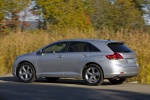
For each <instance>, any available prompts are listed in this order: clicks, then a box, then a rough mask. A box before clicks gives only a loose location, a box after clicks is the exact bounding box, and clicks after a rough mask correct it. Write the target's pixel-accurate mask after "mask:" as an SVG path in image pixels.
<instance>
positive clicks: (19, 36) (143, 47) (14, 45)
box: [0, 29, 150, 84]
mask: <svg viewBox="0 0 150 100" xmlns="http://www.w3.org/2000/svg"><path fill="white" fill-rule="evenodd" d="M72 38H95V39H111V40H117V41H123V42H125V43H126V45H127V46H129V47H130V48H131V49H132V50H133V51H135V52H136V54H137V58H138V63H139V65H140V73H139V75H138V77H135V78H132V80H138V82H140V83H147V84H150V73H149V72H150V61H149V59H150V34H149V33H147V32H144V31H141V30H130V31H129V30H120V31H117V32H113V31H110V30H108V29H103V30H100V31H93V30H91V31H78V30H71V29H68V30H66V31H52V32H46V31H38V30H37V31H33V32H19V31H18V32H16V33H10V34H9V35H6V36H5V37H0V74H1V75H4V74H8V73H11V67H12V63H13V61H14V60H15V57H16V56H18V55H20V54H24V53H29V52H31V51H34V50H36V49H38V48H40V47H42V46H44V45H46V44H48V43H50V42H53V41H57V40H61V39H72Z"/></svg>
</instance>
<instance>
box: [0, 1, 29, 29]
mask: <svg viewBox="0 0 150 100" xmlns="http://www.w3.org/2000/svg"><path fill="white" fill-rule="evenodd" d="M29 1H30V0H1V2H0V24H1V26H2V27H6V26H8V27H11V28H14V27H17V26H18V24H19V20H18V19H19V16H18V13H19V12H20V11H22V10H23V9H24V8H25V7H26V6H27V5H28V3H29ZM2 29H3V28H2Z"/></svg>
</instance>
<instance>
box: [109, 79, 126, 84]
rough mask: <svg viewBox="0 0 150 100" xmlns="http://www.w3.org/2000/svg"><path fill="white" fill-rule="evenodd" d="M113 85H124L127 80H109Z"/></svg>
mask: <svg viewBox="0 0 150 100" xmlns="http://www.w3.org/2000/svg"><path fill="white" fill-rule="evenodd" d="M108 80H109V82H110V83H112V84H122V83H123V82H124V81H125V80H126V78H117V79H108Z"/></svg>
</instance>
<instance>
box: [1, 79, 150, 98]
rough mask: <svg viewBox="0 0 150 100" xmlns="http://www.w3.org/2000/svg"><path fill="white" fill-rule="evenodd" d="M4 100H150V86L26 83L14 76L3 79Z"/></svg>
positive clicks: (64, 80) (39, 81) (69, 81)
mask: <svg viewBox="0 0 150 100" xmlns="http://www.w3.org/2000/svg"><path fill="white" fill-rule="evenodd" d="M0 100H150V85H142V84H136V83H124V84H121V85H112V84H110V83H109V82H107V81H105V82H104V83H103V84H102V85H100V86H87V85H85V83H84V81H82V80H73V79H60V80H58V81H57V82H53V83H49V82H48V81H47V80H45V79H42V78H41V79H38V80H37V81H36V82H33V83H22V82H20V81H19V80H18V79H17V78H15V77H12V76H4V77H2V76H1V77H0Z"/></svg>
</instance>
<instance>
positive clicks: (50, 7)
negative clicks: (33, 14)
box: [37, 0, 91, 29]
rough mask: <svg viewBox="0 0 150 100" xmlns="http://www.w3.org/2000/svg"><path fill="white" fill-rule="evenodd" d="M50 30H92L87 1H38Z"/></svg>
mask: <svg viewBox="0 0 150 100" xmlns="http://www.w3.org/2000/svg"><path fill="white" fill-rule="evenodd" d="M37 5H38V6H40V7H41V9H42V14H43V18H44V20H45V22H46V23H47V26H48V28H55V27H57V28H58V27H59V28H79V29H84V28H91V22H90V20H89V17H88V14H87V12H86V5H87V3H86V0H85V1H84V0H44V1H43V0H37Z"/></svg>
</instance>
